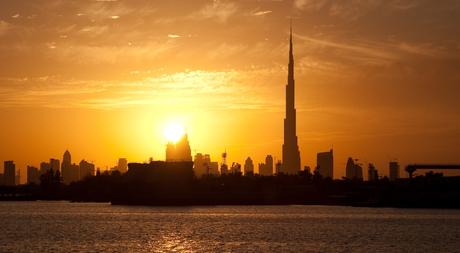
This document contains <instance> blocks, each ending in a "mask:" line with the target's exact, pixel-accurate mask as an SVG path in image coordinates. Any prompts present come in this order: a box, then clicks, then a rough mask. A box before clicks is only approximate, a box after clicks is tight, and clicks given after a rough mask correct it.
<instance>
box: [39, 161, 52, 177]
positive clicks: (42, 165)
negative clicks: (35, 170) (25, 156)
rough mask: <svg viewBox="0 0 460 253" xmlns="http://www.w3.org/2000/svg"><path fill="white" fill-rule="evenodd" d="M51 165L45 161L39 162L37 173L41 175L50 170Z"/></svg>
mask: <svg viewBox="0 0 460 253" xmlns="http://www.w3.org/2000/svg"><path fill="white" fill-rule="evenodd" d="M50 168H51V166H50V164H49V163H47V162H41V163H40V170H39V173H40V175H43V174H45V173H46V172H48V171H49V170H50Z"/></svg>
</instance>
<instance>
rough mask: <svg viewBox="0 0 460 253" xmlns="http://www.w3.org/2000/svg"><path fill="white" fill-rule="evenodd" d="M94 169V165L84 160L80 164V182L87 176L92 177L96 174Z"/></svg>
mask: <svg viewBox="0 0 460 253" xmlns="http://www.w3.org/2000/svg"><path fill="white" fill-rule="evenodd" d="M95 168H96V167H95V166H94V164H92V163H89V162H87V161H85V160H81V162H80V180H82V179H84V178H85V177H87V176H94V175H95V173H96V169H95Z"/></svg>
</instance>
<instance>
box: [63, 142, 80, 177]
mask: <svg viewBox="0 0 460 253" xmlns="http://www.w3.org/2000/svg"><path fill="white" fill-rule="evenodd" d="M61 171H62V180H63V182H64V183H65V184H70V183H72V182H76V181H78V180H79V179H80V172H79V168H78V166H76V165H75V164H72V156H71V155H70V152H69V151H68V150H66V151H65V153H64V155H63V157H62V164H61Z"/></svg>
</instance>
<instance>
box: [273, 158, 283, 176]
mask: <svg viewBox="0 0 460 253" xmlns="http://www.w3.org/2000/svg"><path fill="white" fill-rule="evenodd" d="M282 167H283V163H282V162H281V161H280V160H278V162H276V164H275V173H276V174H280V173H281V170H282Z"/></svg>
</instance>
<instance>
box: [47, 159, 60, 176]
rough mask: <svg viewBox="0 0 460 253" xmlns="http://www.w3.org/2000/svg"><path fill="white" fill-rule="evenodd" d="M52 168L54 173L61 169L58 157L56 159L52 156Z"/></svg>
mask: <svg viewBox="0 0 460 253" xmlns="http://www.w3.org/2000/svg"><path fill="white" fill-rule="evenodd" d="M50 169H52V170H53V172H54V173H56V171H58V170H59V171H60V170H61V163H60V162H59V160H58V159H54V158H51V159H50Z"/></svg>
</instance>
